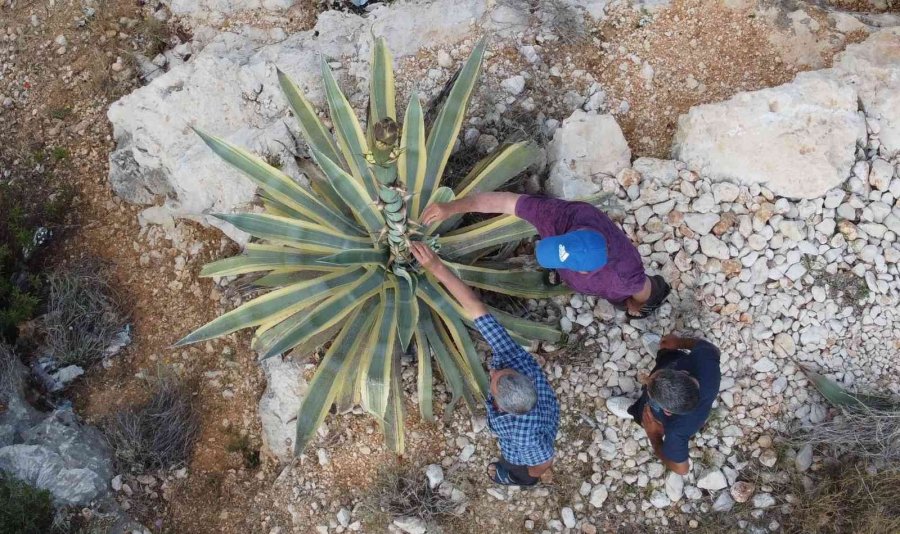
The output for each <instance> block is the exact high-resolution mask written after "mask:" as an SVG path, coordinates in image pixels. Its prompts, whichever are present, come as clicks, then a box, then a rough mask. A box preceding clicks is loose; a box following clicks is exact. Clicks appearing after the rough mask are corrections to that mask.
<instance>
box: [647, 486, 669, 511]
mask: <svg viewBox="0 0 900 534" xmlns="http://www.w3.org/2000/svg"><path fill="white" fill-rule="evenodd" d="M650 504H652V505H653V506H654V507H655V508H666V507H668V506H669V505H670V504H672V501H670V500H669V497H668V496H667V495H666V493H665V492H664V491H661V490H656V491H654V492H653V494H652V495H650Z"/></svg>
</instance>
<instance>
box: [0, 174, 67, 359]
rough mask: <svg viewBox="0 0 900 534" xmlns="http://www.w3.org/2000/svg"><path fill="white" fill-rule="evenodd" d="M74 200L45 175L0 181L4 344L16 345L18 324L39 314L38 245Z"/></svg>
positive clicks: (0, 295)
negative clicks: (14, 343)
mask: <svg viewBox="0 0 900 534" xmlns="http://www.w3.org/2000/svg"><path fill="white" fill-rule="evenodd" d="M2 163H4V162H2V161H0V164H2ZM36 167H38V168H40V165H36ZM71 199H72V194H71V191H69V190H61V189H59V188H57V187H55V186H54V185H53V184H52V181H51V179H50V176H49V175H48V174H46V173H44V172H38V171H35V172H33V173H31V174H29V175H28V176H17V177H15V178H12V179H7V178H2V177H0V340H6V341H8V342H13V341H15V339H16V336H17V332H16V325H18V324H20V323H22V322H23V321H27V320H28V319H31V318H32V317H34V315H35V314H36V313H37V311H38V305H39V302H40V298H39V295H40V275H39V273H40V270H41V259H42V258H41V249H40V245H41V244H43V243H44V242H45V241H47V240H48V239H49V238H50V236H51V235H52V234H53V233H54V232H55V231H56V229H58V228H59V227H60V226H61V225H62V224H63V222H64V221H65V218H66V215H67V213H69V209H68V207H69V205H70V204H71Z"/></svg>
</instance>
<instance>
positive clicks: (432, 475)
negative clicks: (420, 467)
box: [425, 464, 444, 489]
mask: <svg viewBox="0 0 900 534" xmlns="http://www.w3.org/2000/svg"><path fill="white" fill-rule="evenodd" d="M425 476H426V477H427V478H428V487H430V488H431V489H434V488H436V487H438V486H440V485H441V482H443V481H444V470H443V469H442V468H441V466H439V465H437V464H431V465H429V466H428V467H426V468H425Z"/></svg>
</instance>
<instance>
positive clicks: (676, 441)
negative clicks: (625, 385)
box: [630, 339, 722, 463]
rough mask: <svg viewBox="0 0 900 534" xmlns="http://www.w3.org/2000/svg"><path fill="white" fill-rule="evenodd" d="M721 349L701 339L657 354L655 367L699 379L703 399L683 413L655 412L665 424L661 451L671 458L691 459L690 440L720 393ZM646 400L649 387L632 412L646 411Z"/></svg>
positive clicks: (643, 392) (680, 460)
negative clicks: (685, 349) (691, 344)
mask: <svg viewBox="0 0 900 534" xmlns="http://www.w3.org/2000/svg"><path fill="white" fill-rule="evenodd" d="M719 358H720V353H719V349H718V348H717V347H716V346H715V345H713V344H712V343H710V342H709V341H706V340H703V339H698V340H697V344H696V345H694V348H693V349H691V350H690V351H682V350H660V351H659V352H658V353H657V356H656V367H654V368H653V371H651V374H652V373H653V372H655V371H657V370H659V369H674V370H676V371H687V372H688V374H690V375H691V376H692V377H694V378H696V379H697V382H699V383H700V402H699V403H698V404H697V407H696V408H695V409H694V411H692V412H690V413H686V414H681V415H675V414H672V415H666V414H665V413H662V412H661V411H657V410H654V411H653V415H654V416H656V418H657V419H658V420H659V422H660V423H662V426H663V446H662V453H663V456H665V457H666V458H667V459H668V460H671V461H673V462H677V463H681V462H686V461H687V459H688V441H689V440H690V439H691V436H693V435H694V434H696V433H697V431H698V430H700V428H702V427H703V424H704V423H706V419H707V417H709V412H710V410H712V405H713V401H715V400H716V396H717V395H718V394H719V381H720V380H721V378H722V373H721V371H720V370H719ZM646 402H647V388H646V387H644V388H642V390H641V398H640V399H638V401H637V403H635V405H634V407H633V408H632V410H630V411H632V413H633V414H635V413H636V414H638V417H639V416H640V414H642V413H643V412H644V404H645V403H646ZM635 410H636V411H635Z"/></svg>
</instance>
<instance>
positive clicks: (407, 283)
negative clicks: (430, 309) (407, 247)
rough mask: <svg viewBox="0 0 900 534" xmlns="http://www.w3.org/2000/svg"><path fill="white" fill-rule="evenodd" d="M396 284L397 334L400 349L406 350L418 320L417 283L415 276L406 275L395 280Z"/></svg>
mask: <svg viewBox="0 0 900 534" xmlns="http://www.w3.org/2000/svg"><path fill="white" fill-rule="evenodd" d="M396 285H397V309H398V310H399V314H398V317H397V335H398V336H399V340H400V349H401V350H404V351H405V350H406V349H407V348H408V347H409V342H410V340H411V339H412V335H413V332H414V331H415V328H416V323H417V322H418V321H419V299H417V298H416V287H417V286H418V285H419V278H418V277H417V276H410V275H409V274H407V275H406V278H405V279H404V278H400V279H398V280H397V281H396Z"/></svg>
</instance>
